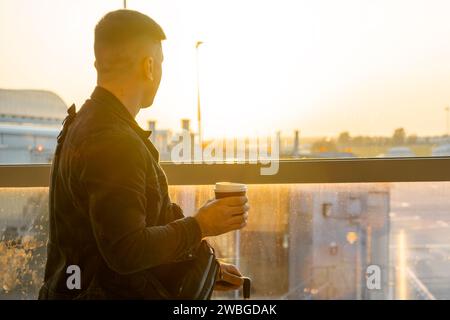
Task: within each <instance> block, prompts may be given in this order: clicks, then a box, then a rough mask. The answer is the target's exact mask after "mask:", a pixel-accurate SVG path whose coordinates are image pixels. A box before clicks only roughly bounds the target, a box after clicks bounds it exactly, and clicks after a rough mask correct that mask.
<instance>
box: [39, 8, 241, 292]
mask: <svg viewBox="0 0 450 320" xmlns="http://www.w3.org/2000/svg"><path fill="white" fill-rule="evenodd" d="M164 39H165V35H164V32H163V30H162V29H161V27H160V26H159V25H158V24H157V23H156V22H155V21H153V20H152V19H151V18H149V17H148V16H146V15H144V14H141V13H139V12H136V11H131V10H118V11H114V12H110V13H108V14H107V15H105V16H104V17H103V18H102V19H101V20H100V22H99V23H98V24H97V26H96V28H95V43H94V51H95V68H96V69H97V87H96V88H95V90H94V91H93V93H92V95H91V98H90V99H89V100H87V101H86V103H85V104H84V105H83V106H82V107H81V109H80V111H79V112H78V113H76V114H75V111H74V107H72V108H70V109H69V114H70V116H69V117H68V118H66V120H65V125H64V129H63V130H62V132H61V134H60V137H58V142H59V144H58V147H57V151H56V153H55V159H54V161H53V164H52V179H51V187H50V232H49V241H48V245H47V248H48V258H47V264H46V270H45V279H44V285H43V287H42V288H41V290H40V293H39V298H40V299H135V298H138V299H139V298H142V299H152V298H158V295H157V293H156V291H155V289H154V288H153V287H152V286H151V285H150V284H149V283H148V278H149V276H150V275H151V276H157V277H158V279H161V281H162V284H164V279H170V277H171V276H172V275H173V273H174V272H177V271H179V270H173V268H171V265H174V263H175V262H179V261H184V260H186V259H188V258H189V257H192V255H193V253H195V249H196V248H198V246H199V244H200V242H201V239H202V238H204V237H208V236H216V235H220V234H223V233H226V232H229V231H232V230H237V229H240V228H242V227H244V226H245V225H246V223H247V211H248V209H249V207H248V205H247V198H246V197H230V198H226V199H221V200H210V201H208V202H207V203H206V204H205V205H204V206H203V207H201V208H200V209H199V210H198V211H197V212H196V214H195V216H193V217H184V216H183V214H182V211H181V209H180V208H179V207H178V206H177V205H175V204H173V203H171V201H170V198H169V195H168V187H167V180H166V176H165V174H164V172H163V170H162V169H161V167H160V166H159V163H158V162H159V153H158V151H157V150H156V149H155V147H154V146H153V145H152V143H151V142H150V141H149V139H148V138H149V136H150V134H151V132H150V131H145V130H143V129H141V128H140V127H139V126H138V124H137V122H136V121H135V119H134V118H135V116H136V115H137V113H138V112H139V110H140V109H141V108H146V107H149V106H151V105H152V103H153V99H154V97H155V95H156V92H157V90H158V87H159V83H160V80H161V73H162V72H161V71H162V67H161V65H162V62H163V54H162V48H161V41H162V40H164ZM69 124H70V126H69ZM69 267H70V268H69ZM75 271H79V273H80V276H81V283H79V284H77V282H76V281H74V282H73V283H72V282H71V281H68V278H69V276H71V273H72V272H75ZM220 271H221V272H219V273H220V274H221V278H220V279H221V281H220V282H219V281H218V282H217V284H216V289H222V290H226V289H237V288H239V286H240V285H241V284H242V279H241V274H240V273H239V271H238V270H237V269H236V268H235V267H234V266H232V265H228V264H221V266H220ZM219 283H220V285H219Z"/></svg>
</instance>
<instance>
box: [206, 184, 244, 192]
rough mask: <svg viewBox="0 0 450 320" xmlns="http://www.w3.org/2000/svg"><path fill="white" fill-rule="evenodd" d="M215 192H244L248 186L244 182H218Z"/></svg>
mask: <svg viewBox="0 0 450 320" xmlns="http://www.w3.org/2000/svg"><path fill="white" fill-rule="evenodd" d="M214 191H215V192H242V191H247V186H246V185H245V184H243V183H234V182H217V183H216V187H215V188H214Z"/></svg>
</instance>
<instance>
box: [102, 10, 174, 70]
mask: <svg viewBox="0 0 450 320" xmlns="http://www.w3.org/2000/svg"><path fill="white" fill-rule="evenodd" d="M139 39H148V40H150V41H155V42H160V41H162V40H165V39H166V35H165V34H164V31H163V29H162V28H161V26H160V25H159V24H158V23H156V22H155V21H154V20H153V19H152V18H150V17H149V16H147V15H145V14H143V13H140V12H138V11H134V10H127V9H121V10H116V11H111V12H109V13H107V14H106V15H105V16H103V18H101V19H100V21H99V22H98V23H97V25H96V27H95V39H94V53H95V59H96V61H97V67H99V68H100V69H102V67H106V68H108V66H106V65H104V64H105V61H102V55H103V53H104V52H105V51H107V52H108V55H111V53H112V52H118V53H119V54H120V51H121V48H123V47H124V46H126V45H127V44H128V43H131V42H132V41H135V40H139ZM106 64H108V63H106ZM102 65H103V66H102Z"/></svg>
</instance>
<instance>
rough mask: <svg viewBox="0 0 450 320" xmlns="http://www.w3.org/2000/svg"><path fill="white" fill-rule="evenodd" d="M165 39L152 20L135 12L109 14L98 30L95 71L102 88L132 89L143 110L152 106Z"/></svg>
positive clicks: (102, 20)
mask: <svg viewBox="0 0 450 320" xmlns="http://www.w3.org/2000/svg"><path fill="white" fill-rule="evenodd" d="M165 38H166V36H165V34H164V31H163V30H162V28H161V27H160V26H159V25H158V24H157V23H156V22H155V21H154V20H152V19H151V18H150V17H148V16H146V15H144V14H142V13H140V12H137V11H133V10H117V11H112V12H109V13H108V14H106V15H105V16H104V17H103V18H102V19H101V20H100V21H99V22H98V24H97V26H96V27H95V41H94V52H95V68H96V69H97V82H98V84H99V85H106V84H108V85H117V84H121V86H122V87H125V88H132V89H133V91H134V92H135V93H136V94H138V95H139V96H140V100H141V101H140V107H141V108H145V107H149V106H151V105H152V103H153V99H154V98H155V95H156V92H157V90H158V87H159V83H160V81H161V74H162V65H161V64H162V61H163V54H162V48H161V41H162V40H165Z"/></svg>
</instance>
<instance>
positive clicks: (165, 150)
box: [147, 120, 172, 161]
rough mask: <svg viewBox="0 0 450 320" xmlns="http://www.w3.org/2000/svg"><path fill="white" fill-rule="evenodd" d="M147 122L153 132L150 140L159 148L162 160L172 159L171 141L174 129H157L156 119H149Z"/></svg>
mask: <svg viewBox="0 0 450 320" xmlns="http://www.w3.org/2000/svg"><path fill="white" fill-rule="evenodd" d="M147 123H148V130H150V131H151V132H152V134H151V135H150V141H151V142H152V143H153V144H154V145H155V147H156V149H158V151H159V154H160V160H163V161H165V160H170V147H171V146H170V141H171V139H172V131H170V130H168V129H165V130H157V129H156V121H155V120H149V121H148V122H147Z"/></svg>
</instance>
